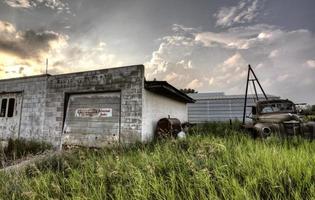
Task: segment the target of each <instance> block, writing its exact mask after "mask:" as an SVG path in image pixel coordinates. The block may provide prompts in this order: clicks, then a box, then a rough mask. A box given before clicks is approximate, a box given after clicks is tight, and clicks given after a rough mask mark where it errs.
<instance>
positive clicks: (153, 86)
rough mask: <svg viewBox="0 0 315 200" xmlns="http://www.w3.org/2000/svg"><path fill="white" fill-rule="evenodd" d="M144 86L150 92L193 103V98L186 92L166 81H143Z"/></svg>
mask: <svg viewBox="0 0 315 200" xmlns="http://www.w3.org/2000/svg"><path fill="white" fill-rule="evenodd" d="M144 88H145V89H146V90H149V91H150V92H154V93H156V94H160V95H163V96H167V97H169V98H171V99H174V100H177V101H181V102H184V103H194V102H195V100H194V99H193V98H191V97H190V96H188V95H187V94H185V93H183V92H181V91H179V90H178V89H176V88H175V87H173V86H172V85H170V84H169V83H168V82H166V81H145V82H144Z"/></svg>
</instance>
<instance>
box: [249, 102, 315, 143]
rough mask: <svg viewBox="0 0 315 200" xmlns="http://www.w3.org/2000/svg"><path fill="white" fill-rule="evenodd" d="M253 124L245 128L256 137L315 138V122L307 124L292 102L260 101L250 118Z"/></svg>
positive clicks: (254, 107) (253, 108)
mask: <svg viewBox="0 0 315 200" xmlns="http://www.w3.org/2000/svg"><path fill="white" fill-rule="evenodd" d="M248 117H249V118H251V119H252V122H251V123H246V124H245V128H246V129H247V130H249V131H250V132H251V133H252V134H253V136H254V137H262V138H266V137H268V136H270V135H279V136H281V137H287V136H295V135H299V136H302V137H307V138H310V139H313V138H315V122H306V121H304V120H303V118H302V117H301V116H299V115H298V112H297V109H296V106H295V104H294V103H293V102H292V101H290V100H283V99H277V100H264V101H258V102H257V103H256V105H255V106H253V107H252V112H251V114H250V115H249V116H248Z"/></svg>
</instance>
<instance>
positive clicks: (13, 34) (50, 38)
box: [0, 21, 67, 77]
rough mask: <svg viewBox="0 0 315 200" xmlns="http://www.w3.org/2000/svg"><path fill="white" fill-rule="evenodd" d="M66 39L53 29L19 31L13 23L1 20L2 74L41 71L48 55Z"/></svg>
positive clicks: (29, 73)
mask: <svg viewBox="0 0 315 200" xmlns="http://www.w3.org/2000/svg"><path fill="white" fill-rule="evenodd" d="M66 40H67V37H66V36H65V35H62V34H58V33H55V32H53V31H43V32H36V31H34V30H26V31H17V30H16V29H15V27H14V26H13V25H12V24H11V23H9V22H5V21H0V67H1V68H0V70H1V74H0V76H6V77H12V76H16V75H31V74H34V73H39V72H40V67H39V66H40V65H41V64H42V63H43V62H44V60H45V59H46V57H47V56H48V55H49V54H50V53H51V52H53V51H54V50H55V49H58V48H60V47H62V46H63V45H65V44H66ZM9 74H10V75H9Z"/></svg>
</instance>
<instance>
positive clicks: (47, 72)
mask: <svg viewBox="0 0 315 200" xmlns="http://www.w3.org/2000/svg"><path fill="white" fill-rule="evenodd" d="M46 74H48V58H46Z"/></svg>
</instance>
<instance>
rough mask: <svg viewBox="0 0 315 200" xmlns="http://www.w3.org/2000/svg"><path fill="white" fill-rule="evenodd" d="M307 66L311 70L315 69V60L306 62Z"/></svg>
mask: <svg viewBox="0 0 315 200" xmlns="http://www.w3.org/2000/svg"><path fill="white" fill-rule="evenodd" d="M306 64H307V66H308V67H309V68H313V69H315V60H308V61H306Z"/></svg>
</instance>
